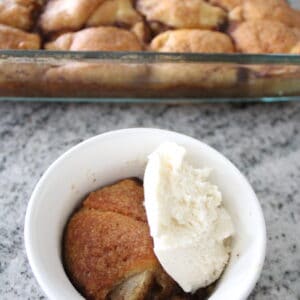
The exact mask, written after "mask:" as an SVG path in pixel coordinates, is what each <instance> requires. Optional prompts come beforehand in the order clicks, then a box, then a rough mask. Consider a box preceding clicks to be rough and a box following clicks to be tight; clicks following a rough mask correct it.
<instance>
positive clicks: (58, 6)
mask: <svg viewBox="0 0 300 300" xmlns="http://www.w3.org/2000/svg"><path fill="white" fill-rule="evenodd" d="M132 2H133V0H50V1H49V2H48V4H47V5H46V8H45V10H44V13H43V14H42V15H41V17H40V26H41V28H42V30H43V31H44V32H45V33H49V32H57V31H58V32H61V31H73V30H79V29H82V27H84V26H87V27H94V26H100V25H114V24H117V25H118V24H124V25H133V24H135V23H137V22H140V21H142V17H141V16H140V15H139V14H138V13H137V11H136V10H135V9H134V8H133V3H132Z"/></svg>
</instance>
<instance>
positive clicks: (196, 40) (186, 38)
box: [150, 29, 234, 53]
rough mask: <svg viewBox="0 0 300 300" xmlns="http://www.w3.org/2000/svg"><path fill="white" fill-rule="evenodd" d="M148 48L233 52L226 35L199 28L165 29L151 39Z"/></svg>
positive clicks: (230, 42)
mask: <svg viewBox="0 0 300 300" xmlns="http://www.w3.org/2000/svg"><path fill="white" fill-rule="evenodd" d="M150 48H151V50H154V51H160V52H194V53H232V52H234V46H233V44H232V41H231V39H230V38H229V36H228V35H226V34H224V33H221V32H217V31H210V30H200V29H180V30H170V31H166V32H164V33H162V34H160V35H158V36H157V37H155V38H154V39H153V40H152V42H151V45H150Z"/></svg>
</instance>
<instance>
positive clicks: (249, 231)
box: [25, 128, 266, 300]
mask: <svg viewBox="0 0 300 300" xmlns="http://www.w3.org/2000/svg"><path fill="white" fill-rule="evenodd" d="M164 141H174V142H176V143H178V144H180V145H182V146H184V147H185V148H186V149H187V153H188V156H189V159H190V160H191V161H192V162H193V164H194V165H195V166H199V167H201V166H206V167H211V168H212V169H213V170H214V171H213V175H212V177H211V180H212V182H214V183H215V184H217V185H218V186H219V188H220V190H221V192H222V194H223V198H224V204H225V206H226V208H227V209H228V211H229V212H230V214H231V216H232V218H233V221H234V224H235V229H236V235H235V237H234V242H233V252H232V256H231V259H230V262H229V264H228V266H227V268H226V270H225V273H224V275H223V276H222V278H221V280H220V281H219V283H218V285H217V287H216V289H215V291H214V293H213V294H212V296H211V297H210V299H211V300H226V299H228V300H241V299H246V298H247V296H248V295H249V294H250V292H251V290H252V289H253V287H254V286H255V283H256V281H257V280H258V278H259V275H260V272H261V269H262V266H263V262H264V257H265V248H266V229H265V222H264V218H263V214H262V210H261V207H260V205H259V202H258V200H257V198H256V196H255V193H254V191H253V189H252V188H251V186H250V185H249V183H248V181H247V180H246V179H245V177H244V176H243V175H242V174H241V173H240V172H239V170H238V169H237V168H236V167H235V166H234V165H233V164H232V163H231V162H230V161H229V160H227V159H226V158H225V157H224V156H223V155H222V154H220V153H219V152H217V151H216V150H214V149H213V148H211V147H209V146H207V145H206V144H204V143H202V142H200V141H198V140H196V139H193V138H191V137H188V136H185V135H182V134H178V133H175V132H170V131H165V130H159V129H143V128H140V129H124V130H119V131H113V132H108V133H106V134H101V135H99V136H96V137H93V138H91V139H89V140H87V141H85V142H83V143H80V144H79V145H77V146H75V147H74V148H72V149H71V150H69V151H67V152H66V153H65V154H63V155H62V156H61V157H60V158H58V159H57V160H56V161H55V162H54V163H53V164H52V165H51V166H50V167H49V169H48V170H47V171H46V172H45V174H44V175H43V177H42V178H41V179H40V181H39V183H38V184H37V186H36V188H35V190H34V192H33V194H32V196H31V199H30V202H29V205H28V209H27V214H26V220H25V246H26V251H27V255H28V259H29V263H30V265H31V268H32V270H33V273H34V275H35V277H36V279H37V281H38V282H39V284H40V286H41V287H42V289H43V290H44V292H45V294H46V295H47V296H48V297H49V298H50V299H51V300H69V299H72V300H79V299H83V298H82V296H81V295H80V294H79V293H78V292H77V291H76V289H75V288H74V287H73V285H72V284H71V282H70V281H69V279H68V277H67V275H66V273H65V271H64V267H63V264H62V259H61V243H62V233H63V229H64V226H65V224H66V222H67V220H68V218H69V216H70V215H71V213H72V211H73V210H74V208H75V207H76V206H77V205H78V204H79V203H80V201H81V200H82V199H83V198H84V197H85V196H86V195H87V194H88V193H89V192H91V191H94V190H96V189H98V188H99V187H102V186H105V185H107V184H109V183H113V182H115V181H117V180H118V179H122V178H127V177H132V176H136V177H140V178H142V177H143V173H144V169H145V165H146V161H147V156H148V155H149V154H150V153H151V152H152V151H153V150H154V149H155V148H156V147H157V146H158V145H159V144H160V143H162V142H164Z"/></svg>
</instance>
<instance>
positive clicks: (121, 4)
mask: <svg viewBox="0 0 300 300" xmlns="http://www.w3.org/2000/svg"><path fill="white" fill-rule="evenodd" d="M141 21H142V16H141V15H140V14H139V13H138V12H137V11H136V10H135V9H134V8H133V0H106V1H104V2H103V3H102V4H100V5H99V6H98V8H97V9H96V11H95V12H93V14H92V15H91V16H90V17H89V19H88V20H87V22H86V25H87V26H89V27H90V26H100V25H112V24H118V25H124V26H127V25H133V24H136V23H137V22H141Z"/></svg>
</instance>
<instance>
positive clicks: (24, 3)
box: [0, 0, 41, 31]
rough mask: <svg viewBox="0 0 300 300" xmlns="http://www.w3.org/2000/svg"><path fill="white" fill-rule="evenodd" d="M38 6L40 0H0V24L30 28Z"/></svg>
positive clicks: (24, 28) (39, 5)
mask: <svg viewBox="0 0 300 300" xmlns="http://www.w3.org/2000/svg"><path fill="white" fill-rule="evenodd" d="M40 7H41V0H1V1H0V24H4V25H8V26H12V27H15V28H19V29H22V30H25V31H27V30H30V29H31V28H32V26H33V23H34V15H35V14H36V13H37V12H38V11H39V9H40Z"/></svg>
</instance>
